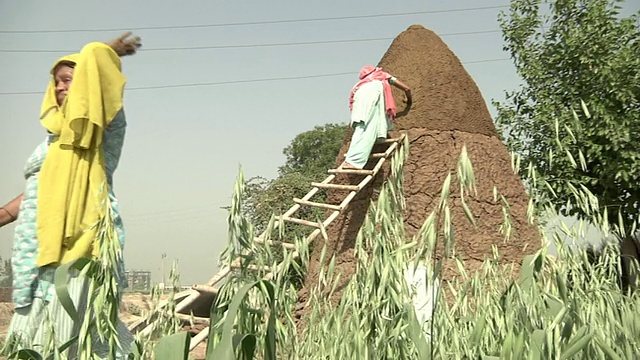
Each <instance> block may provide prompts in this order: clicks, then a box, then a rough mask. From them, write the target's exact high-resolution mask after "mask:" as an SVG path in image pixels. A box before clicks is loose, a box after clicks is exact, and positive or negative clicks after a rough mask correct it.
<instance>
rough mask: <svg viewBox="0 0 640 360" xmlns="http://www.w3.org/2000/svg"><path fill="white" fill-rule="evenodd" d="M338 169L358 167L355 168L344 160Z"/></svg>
mask: <svg viewBox="0 0 640 360" xmlns="http://www.w3.org/2000/svg"><path fill="white" fill-rule="evenodd" d="M340 169H349V170H360V168H357V167H355V166H353V165H351V164H349V163H348V162H346V161H343V162H342V165H340Z"/></svg>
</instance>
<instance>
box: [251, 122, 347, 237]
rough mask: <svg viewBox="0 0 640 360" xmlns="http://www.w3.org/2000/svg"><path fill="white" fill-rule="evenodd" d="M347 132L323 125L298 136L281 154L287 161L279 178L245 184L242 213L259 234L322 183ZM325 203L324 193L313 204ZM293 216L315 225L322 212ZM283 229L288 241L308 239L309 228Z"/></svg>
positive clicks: (301, 212) (309, 210)
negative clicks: (245, 196) (275, 217)
mask: <svg viewBox="0 0 640 360" xmlns="http://www.w3.org/2000/svg"><path fill="white" fill-rule="evenodd" d="M346 130H347V125H345V124H325V125H323V126H316V127H314V128H313V129H312V130H309V131H306V132H303V133H301V134H298V135H297V136H296V137H295V138H294V139H293V140H292V141H291V143H290V144H289V145H288V146H287V147H285V148H284V150H283V154H284V155H285V156H286V161H285V164H284V165H283V166H281V167H280V168H279V169H278V172H279V176H278V177H276V178H275V179H271V180H268V179H266V178H264V177H262V176H256V177H253V178H251V179H249V180H248V181H247V183H246V185H247V186H246V194H247V199H246V201H245V205H244V211H245V214H246V215H247V216H248V217H249V219H251V221H252V223H253V224H254V225H255V226H256V230H257V231H258V232H261V231H262V230H264V229H265V227H266V225H267V223H268V222H269V219H270V218H271V216H272V215H276V216H278V215H281V214H282V213H284V212H285V211H286V210H287V209H289V208H290V207H291V206H292V205H293V198H294V197H297V198H301V197H303V196H304V195H305V194H306V193H307V192H308V191H309V190H311V182H314V181H317V182H319V181H322V180H323V179H324V177H326V176H327V175H328V174H327V170H328V169H330V168H333V166H334V164H335V162H336V157H337V156H338V153H339V152H340V147H341V146H342V141H343V139H344V135H345V132H346ZM325 199H326V193H325V192H324V191H321V192H319V193H318V194H316V195H315V196H314V197H313V199H312V200H313V201H319V202H322V201H324V200H325ZM295 216H296V217H298V218H302V219H305V220H310V221H317V220H319V219H323V218H324V211H323V210H321V209H316V208H309V207H306V206H305V207H303V208H301V209H300V210H298V211H297V212H296V214H295ZM285 229H286V234H287V237H288V240H292V239H293V237H294V236H306V235H308V228H307V227H303V226H300V225H296V224H287V226H286V228H285Z"/></svg>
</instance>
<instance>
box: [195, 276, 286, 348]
mask: <svg viewBox="0 0 640 360" xmlns="http://www.w3.org/2000/svg"><path fill="white" fill-rule="evenodd" d="M256 286H265V287H266V288H267V289H269V288H271V289H273V284H272V283H271V282H269V281H266V280H258V281H255V282H252V283H249V284H246V285H244V286H243V287H242V288H240V290H238V291H237V292H236V294H235V295H234V296H233V299H232V301H231V304H230V305H229V307H228V308H227V318H226V319H225V322H224V325H223V327H222V338H221V339H220V343H218V344H217V345H216V347H215V348H214V347H210V346H207V359H220V360H233V359H235V358H236V357H235V348H234V343H233V337H234V334H233V328H234V325H235V319H236V316H237V314H238V310H239V309H240V306H241V305H242V302H243V301H244V298H245V296H247V294H248V293H249V290H251V289H252V288H254V287H256ZM273 293H274V292H270V295H271V294H273ZM270 301H271V303H272V304H273V301H275V299H273V296H271V299H270ZM271 312H272V314H271V315H270V318H271V317H272V316H275V314H273V313H274V312H275V309H271ZM211 313H212V315H211V318H212V319H213V318H215V316H214V315H213V314H214V313H215V303H214V305H212V306H211ZM269 323H270V327H273V331H275V326H272V325H273V324H272V322H271V320H269ZM274 336H275V335H273V333H272V332H268V333H267V343H269V342H272V344H271V345H270V346H272V347H269V346H265V347H266V348H267V347H269V350H268V351H267V350H265V351H266V352H267V353H265V358H266V359H273V357H271V356H275V355H274V354H275V350H276V349H275V344H274V342H275V341H273V340H272V339H273V337H274ZM209 342H210V343H212V342H213V331H212V332H211V334H209Z"/></svg>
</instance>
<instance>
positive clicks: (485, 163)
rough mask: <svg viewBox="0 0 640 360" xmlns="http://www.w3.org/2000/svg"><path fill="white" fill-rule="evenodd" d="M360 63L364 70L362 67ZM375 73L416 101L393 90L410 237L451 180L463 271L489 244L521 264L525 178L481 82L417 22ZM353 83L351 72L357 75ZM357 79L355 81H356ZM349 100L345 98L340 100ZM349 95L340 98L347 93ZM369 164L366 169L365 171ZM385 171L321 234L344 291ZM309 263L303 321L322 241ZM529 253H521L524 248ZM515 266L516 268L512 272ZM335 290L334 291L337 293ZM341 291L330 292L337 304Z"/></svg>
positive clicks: (449, 269)
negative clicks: (467, 179)
mask: <svg viewBox="0 0 640 360" xmlns="http://www.w3.org/2000/svg"><path fill="white" fill-rule="evenodd" d="M363 65H366V64H363ZM378 66H381V67H382V68H383V69H384V70H385V71H387V72H389V73H391V74H392V75H394V76H396V77H397V78H398V79H400V80H402V81H403V82H405V83H407V84H408V85H409V86H410V87H411V89H412V94H413V105H412V107H411V108H410V109H405V105H404V103H403V99H404V94H403V93H402V92H401V91H399V90H397V89H394V98H395V100H396V104H397V107H398V112H399V116H398V117H397V118H396V120H395V121H394V130H393V131H391V132H390V136H392V137H397V136H399V134H400V133H406V134H407V135H408V137H409V143H410V153H409V156H408V158H407V159H406V160H405V164H404V194H405V198H406V210H405V214H404V219H405V229H406V232H407V235H409V236H412V235H413V234H415V233H416V232H417V231H418V230H419V229H420V227H421V226H422V224H423V223H424V221H425V220H426V218H427V216H428V215H429V213H430V212H431V211H432V210H433V208H434V207H435V206H436V204H437V203H438V201H439V196H440V190H441V188H442V184H443V182H444V180H445V178H446V177H447V175H448V173H449V172H451V174H452V181H451V194H452V195H451V198H452V199H451V201H450V209H451V218H452V224H453V228H454V234H455V239H456V254H457V255H458V256H460V257H461V258H462V259H463V260H464V261H465V264H466V265H467V268H468V269H469V270H474V269H477V268H479V267H480V265H481V263H482V261H483V260H484V259H485V258H491V257H492V245H495V246H496V247H497V248H498V251H499V253H500V256H501V262H502V263H505V264H507V263H515V264H520V263H521V261H522V258H523V256H524V254H525V253H531V252H533V251H535V250H537V249H539V247H540V235H539V233H538V229H537V227H536V226H534V225H531V224H529V223H528V221H527V204H528V200H529V198H528V195H527V194H526V192H525V189H524V187H523V185H522V182H521V179H520V178H519V177H518V175H517V174H515V173H514V171H513V170H512V166H511V157H510V155H509V153H508V150H507V148H506V146H505V145H504V144H503V143H502V141H501V140H500V138H499V137H498V133H497V130H496V128H495V125H494V123H493V120H492V118H491V115H490V114H489V111H488V109H487V107H486V104H485V102H484V100H483V98H482V95H481V93H480V90H479V89H478V87H477V85H476V84H475V82H474V81H473V79H472V78H471V76H469V74H468V73H467V72H466V70H465V69H464V67H463V66H462V64H461V62H460V60H459V59H458V58H457V57H456V56H455V54H454V53H453V52H452V51H451V50H450V49H449V48H448V47H447V45H446V44H445V43H444V42H443V41H442V40H441V39H440V37H438V36H437V35H436V34H435V33H434V32H432V31H430V30H428V29H426V28H424V27H423V26H420V25H412V26H410V27H409V28H408V29H407V30H405V31H403V32H402V33H400V35H398V37H396V39H395V40H394V41H393V42H392V44H391V46H390V47H389V49H388V50H387V52H386V53H385V54H384V56H383V57H382V59H381V61H380V63H379V64H378ZM354 78H355V80H357V76H356V74H354ZM355 80H354V83H355ZM346 95H348V92H347V93H346ZM346 95H345V96H346ZM350 139H351V133H350V132H349V133H347V134H345V139H344V142H343V146H342V149H341V151H340V154H339V155H338V158H337V159H336V167H337V166H338V165H339V164H340V163H341V162H342V161H343V160H344V154H345V152H346V151H347V149H348V146H349V142H350ZM464 145H466V148H467V152H468V155H469V158H470V160H471V162H472V164H473V168H474V174H475V177H476V187H477V194H476V195H474V196H473V195H466V197H465V200H466V203H467V205H468V206H469V208H470V209H471V212H472V213H473V215H474V216H475V220H476V226H475V227H474V226H473V225H472V224H471V223H470V222H469V221H468V220H467V218H466V216H465V213H464V211H463V208H462V205H461V203H460V198H459V196H460V195H459V194H460V191H459V189H458V185H457V184H458V180H457V178H456V176H455V175H456V165H457V162H458V158H459V156H460V153H461V150H462V147H463V146H464ZM376 147H377V149H374V150H373V151H374V152H378V151H380V150H382V151H384V149H385V145H376ZM372 165H373V161H372V162H371V163H370V164H368V165H367V167H366V168H371V166H372ZM387 172H388V168H387V169H386V170H385V171H384V172H382V173H381V174H379V175H378V176H377V178H376V180H375V182H374V183H373V186H368V187H367V188H366V189H365V190H364V191H362V192H361V193H360V194H359V195H358V196H357V197H356V198H355V199H354V201H353V202H352V203H351V205H350V206H349V208H348V209H347V210H346V211H345V212H344V214H343V215H341V216H340V217H339V218H338V219H337V220H336V221H335V222H334V223H333V224H332V225H331V226H330V227H329V229H328V230H327V233H328V237H329V241H328V242H327V244H326V245H327V250H328V251H327V255H328V256H327V257H326V259H330V257H331V255H333V254H335V256H336V260H337V261H336V273H338V272H342V284H341V285H342V286H343V287H344V286H345V285H346V284H347V283H348V281H349V280H350V278H351V275H352V274H353V272H354V271H355V267H356V261H355V259H354V257H353V251H352V249H353V246H354V243H355V239H356V235H357V233H358V231H359V229H360V226H361V225H362V223H363V221H364V218H365V215H366V214H367V211H368V209H369V205H370V204H371V201H375V200H376V193H377V192H376V191H375V190H376V189H377V188H379V187H380V185H381V184H382V182H383V181H384V178H385V177H386V175H387ZM359 179H360V178H358V177H353V176H352V177H351V178H349V177H348V176H342V177H341V178H340V179H336V180H338V181H335V182H336V183H344V184H348V183H351V184H353V183H355V181H358V180H359ZM494 187H495V188H496V189H497V190H498V192H499V193H500V194H502V195H503V196H504V198H505V199H506V200H507V202H508V204H509V220H510V223H511V227H512V232H511V234H512V235H511V238H510V239H509V240H508V241H504V235H503V234H502V233H500V226H501V225H502V224H503V223H504V214H503V205H502V202H501V200H500V198H499V197H498V199H497V201H496V200H494V195H493V194H494ZM345 196H346V193H345V192H341V191H339V190H336V191H333V190H332V191H330V192H329V196H328V203H331V204H338V203H340V201H341V200H342V199H344V197H345ZM318 239H319V242H318V243H317V244H318V245H317V246H316V249H315V251H314V253H313V254H312V256H311V259H310V263H309V271H308V274H307V278H306V281H305V287H304V288H303V289H302V290H301V291H300V293H299V295H300V303H299V306H298V316H303V315H304V312H305V311H304V306H303V304H304V303H305V302H306V301H307V299H308V294H309V289H310V288H312V287H314V286H316V284H317V280H318V273H319V270H320V268H321V267H322V266H324V264H320V263H319V258H320V251H321V249H322V245H324V243H323V242H322V240H321V239H320V238H318ZM525 249H526V250H525ZM516 268H519V266H516ZM443 270H444V273H443V275H442V278H443V280H448V279H451V278H452V277H453V276H455V269H454V266H453V264H448V265H445V267H444V269H443ZM339 290H340V289H339ZM339 296H340V291H338V292H337V294H336V300H337V298H339Z"/></svg>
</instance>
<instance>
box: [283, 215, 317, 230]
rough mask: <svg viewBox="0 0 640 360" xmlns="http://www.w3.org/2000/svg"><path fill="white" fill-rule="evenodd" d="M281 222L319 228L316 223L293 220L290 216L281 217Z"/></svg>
mask: <svg viewBox="0 0 640 360" xmlns="http://www.w3.org/2000/svg"><path fill="white" fill-rule="evenodd" d="M282 220H284V221H289V222H292V223H296V224H300V225H306V226H311V227H314V228H319V227H320V224H318V223H317V222H313V221H308V220H302V219H298V218H294V217H290V216H287V217H284V216H283V217H282Z"/></svg>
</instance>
